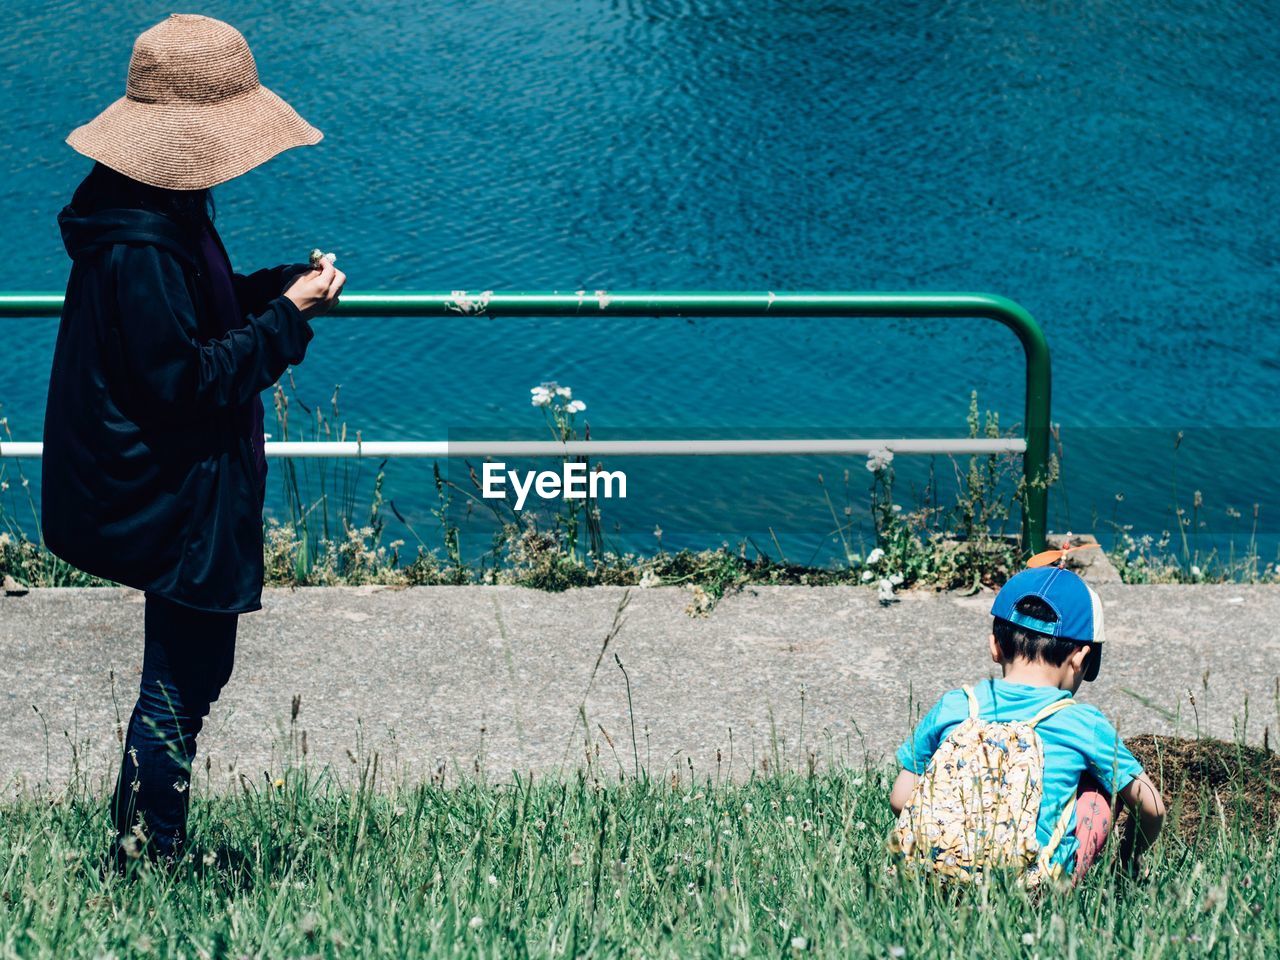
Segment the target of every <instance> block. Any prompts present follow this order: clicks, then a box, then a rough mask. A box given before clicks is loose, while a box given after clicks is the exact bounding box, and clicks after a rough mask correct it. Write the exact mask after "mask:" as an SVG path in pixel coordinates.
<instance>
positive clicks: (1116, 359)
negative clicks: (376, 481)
mask: <svg viewBox="0 0 1280 960" xmlns="http://www.w3.org/2000/svg"><path fill="white" fill-rule="evenodd" d="M92 6H93V7H94V8H95V9H93V10H92V12H90V11H89V9H88V8H87V7H86V5H84V4H80V3H76V4H72V3H49V2H39V3H36V2H33V0H16V2H10V3H9V4H8V5H7V6H6V9H7V10H8V11H9V13H8V15H7V17H6V25H5V27H4V30H5V35H4V42H3V44H0V151H2V152H3V156H4V157H5V161H6V162H5V175H4V177H3V178H2V179H0V225H2V226H3V229H2V230H0V262H3V263H4V264H5V267H6V270H5V273H6V278H5V279H4V280H3V281H2V282H0V287H4V288H7V289H10V290H18V289H26V290H33V289H34V290H59V291H60V290H61V289H62V288H63V287H64V285H65V282H66V274H67V270H68V264H69V262H68V260H67V258H66V255H65V253H64V251H63V249H62V245H61V242H60V239H59V236H58V231H57V227H56V223H55V219H54V218H55V216H56V214H57V211H58V210H59V208H60V207H61V206H62V205H63V204H64V203H65V202H66V201H67V199H68V198H69V196H70V193H71V191H72V189H73V188H74V186H75V185H76V183H77V182H78V181H79V180H80V178H81V177H82V176H83V175H84V174H85V173H86V172H87V170H88V168H89V165H90V164H89V161H87V160H85V159H84V158H82V157H80V156H79V155H78V154H76V153H75V152H73V151H72V150H71V149H70V148H69V147H67V146H66V145H65V144H64V143H63V137H65V135H66V134H67V133H68V132H69V131H70V130H71V129H72V127H74V126H76V125H77V124H79V123H82V122H85V121H86V120H88V119H89V118H91V117H92V116H93V115H94V114H95V113H97V112H98V111H99V110H100V109H101V108H102V107H104V106H106V104H107V103H109V102H110V101H111V100H112V99H114V98H115V97H117V96H119V95H120V94H122V93H123V88H124V78H125V70H126V67H127V63H128V58H129V52H130V48H131V45H132V41H133V38H134V37H135V36H136V35H137V34H138V33H139V32H140V31H141V30H142V29H145V28H146V27H147V26H150V25H151V24H152V23H155V22H157V21H158V20H160V19H163V17H164V16H165V15H167V13H168V12H169V10H170V6H169V5H167V4H160V3H151V2H140V3H130V4H106V3H103V4H94V5H92ZM200 9H201V12H204V13H207V14H209V15H212V16H217V17H220V18H223V19H226V20H228V21H230V22H232V23H234V24H235V25H236V26H237V27H239V28H240V29H241V30H242V31H243V32H244V33H245V35H246V37H247V38H248V40H249V42H250V44H251V46H252V48H253V50H254V53H255V55H256V57H257V60H258V64H259V70H260V73H261V76H262V79H263V82H264V83H266V84H267V85H268V86H269V87H271V88H273V89H274V90H276V91H277V92H278V93H280V94H281V95H282V96H284V97H285V99H287V100H288V101H289V102H290V103H292V104H293V105H294V106H295V107H296V108H297V109H298V110H299V112H300V113H301V114H302V115H303V116H304V117H306V118H307V119H308V120H309V121H311V122H312V123H314V124H315V125H316V126H318V127H319V128H320V129H321V130H323V131H324V133H325V139H324V141H323V142H322V143H321V144H320V145H318V146H316V147H313V148H305V149H301V150H295V151H292V152H291V153H288V154H285V155H283V156H281V157H279V158H277V159H275V160H273V161H271V162H269V163H268V164H266V165H265V166H263V167H260V168H259V169H257V170H255V171H252V172H251V173H249V174H248V175H246V176H244V177H242V178H240V179H238V180H236V181H233V182H231V183H229V184H226V185H224V186H222V187H219V188H217V189H216V191H215V196H216V199H217V203H218V223H219V227H220V229H221V231H222V234H223V237H224V239H225V240H226V243H227V246H228V248H229V250H230V252H231V255H232V258H233V260H234V262H235V263H236V266H237V268H238V269H241V270H248V269H252V268H255V267H258V266H263V265H267V264H272V263H278V262H282V261H285V260H295V259H298V258H300V257H301V256H303V255H305V253H306V251H308V250H309V249H310V248H311V247H313V246H316V245H319V246H323V247H324V248H325V249H330V250H334V251H336V252H337V253H338V256H339V263H340V265H341V266H342V267H343V268H344V269H345V270H346V271H347V273H348V275H349V278H350V279H349V282H348V289H349V290H351V291H357V290H359V291H373V290H421V291H448V290H454V289H467V290H475V291H479V290H485V289H494V290H499V291H511V292H514V291H522V290H524V291H536V290H561V291H572V290H577V289H587V290H597V289H607V290H613V291H618V290H644V289H654V290H657V289H663V290H734V289H737V290H750V291H765V290H773V291H778V292H781V291H796V290H983V291H992V292H997V293H1001V294H1004V295H1006V296H1009V297H1012V298H1014V299H1016V300H1018V301H1020V302H1021V303H1022V304H1024V305H1025V306H1026V307H1027V308H1028V309H1030V310H1031V312H1032V313H1033V314H1034V315H1035V316H1036V317H1037V318H1038V319H1039V320H1040V322H1041V323H1042V324H1043V326H1044V327H1045V329H1046V331H1047V333H1048V337H1049V341H1050V345H1051V348H1052V351H1053V362H1054V373H1055V382H1054V419H1055V420H1056V421H1058V422H1060V423H1061V424H1062V425H1063V428H1062V437H1063V442H1064V450H1065V456H1064V468H1065V475H1066V478H1067V482H1066V485H1065V489H1064V491H1059V492H1058V493H1057V494H1055V497H1054V514H1055V515H1054V518H1053V524H1052V525H1053V526H1055V527H1057V528H1059V529H1061V528H1063V527H1066V526H1071V527H1073V528H1074V529H1077V530H1087V529H1090V528H1094V529H1097V530H1098V532H1099V533H1101V534H1104V535H1105V534H1107V532H1108V530H1109V522H1110V521H1111V520H1112V519H1113V518H1116V519H1119V520H1120V521H1121V522H1128V523H1132V524H1134V525H1135V526H1136V527H1137V528H1138V529H1139V530H1149V531H1151V532H1154V533H1159V531H1160V530H1161V529H1164V528H1168V527H1170V526H1171V524H1172V523H1173V520H1172V517H1173V512H1172V511H1173V507H1174V483H1173V481H1174V480H1175V479H1176V482H1177V488H1178V497H1179V501H1180V502H1183V503H1184V504H1185V505H1187V506H1189V505H1190V499H1191V496H1192V493H1191V491H1193V490H1195V489H1201V490H1202V491H1203V500H1204V507H1203V509H1202V510H1201V514H1200V515H1201V517H1203V518H1205V522H1206V523H1207V527H1206V528H1205V529H1206V530H1209V531H1212V532H1218V533H1221V532H1222V531H1225V530H1226V529H1227V527H1228V526H1229V524H1230V523H1232V522H1233V521H1231V520H1229V519H1228V518H1227V515H1226V511H1227V509H1228V507H1233V508H1235V509H1236V510H1238V511H1241V512H1243V513H1244V514H1245V519H1244V521H1234V522H1237V523H1240V522H1243V523H1246V524H1247V522H1248V517H1249V514H1250V512H1251V510H1252V504H1253V503H1255V502H1256V503H1259V504H1260V511H1261V526H1262V528H1263V529H1264V531H1268V532H1271V533H1274V532H1275V531H1276V530H1280V524H1277V520H1278V519H1280V485H1277V483H1276V482H1275V480H1274V477H1273V473H1274V471H1275V468H1276V466H1277V464H1278V463H1280V455H1278V454H1277V452H1276V450H1277V440H1280V430H1277V427H1278V426H1280V415H1278V414H1277V389H1276V385H1277V378H1278V377H1280V323H1278V322H1277V299H1278V298H1277V294H1278V293H1280V241H1278V240H1277V231H1276V229H1275V228H1276V222H1277V213H1278V212H1280V209H1278V207H1277V199H1278V197H1277V193H1278V188H1280V179H1278V178H1277V177H1276V175H1275V169H1274V158H1275V157H1276V156H1277V155H1278V154H1280V107H1278V101H1277V91H1280V66H1278V60H1277V57H1276V56H1275V52H1276V49H1277V45H1278V43H1280V21H1277V18H1276V17H1275V16H1274V15H1273V11H1270V10H1269V9H1268V7H1267V5H1265V4H1262V3H1257V2H1253V3H1239V4H1221V3H1215V2H1207V0H1205V2H1190V0H1176V2H1172V3H1168V2H1160V3H1153V2H1148V0H1136V2H1130V3H1125V4H1115V3H1090V2H1082V3H1073V4H1064V5H1049V6H1046V5H1043V4H1021V3H1010V2H996V3H978V2H957V3H947V4H945V5H944V4H929V3H924V4H920V3H902V4H882V3H849V2H823V3H817V2H790V3H780V2H769V0H750V2H746V0H740V2H729V0H725V2H719V3H697V2H688V0H686V2H675V0H664V2H639V0H633V2H612V3H610V2H596V0H581V2H546V0H540V2H515V0H506V2H475V3H467V4H445V3H422V2H417V0H415V2H403V3H390V2H382V3H380V2H370V3H333V2H327V0H311V2H308V3H305V4H296V5H293V4H290V5H285V4H277V3H265V2H239V3H234V4H232V3H224V2H218V0H209V2H205V3H203V4H201V6H200ZM0 324H3V330H2V331H0V363H2V365H0V402H2V403H3V404H4V412H5V414H7V416H8V417H9V422H10V426H11V429H12V431H13V434H14V436H15V438H18V439H37V438H38V436H39V431H40V423H41V417H42V412H43V403H44V393H45V389H46V384H47V367H48V362H49V357H50V353H51V349H52V344H53V339H54V334H55V329H56V322H55V321H52V320H20V321H0ZM316 326H317V330H318V333H317V336H316V339H315V341H314V342H313V345H312V347H311V351H310V353H309V355H308V358H307V360H306V362H305V363H304V364H303V365H301V366H300V367H299V368H298V370H297V371H296V380H297V384H298V389H299V396H300V397H301V398H302V399H304V400H306V401H307V402H308V403H310V402H313V401H317V402H321V403H323V402H325V401H327V398H328V396H329V393H330V392H331V390H332V387H333V385H334V384H336V383H341V384H342V416H343V418H344V419H346V420H347V421H348V422H349V423H350V424H351V426H352V428H355V427H359V428H360V429H361V430H362V433H363V436H364V437H365V438H366V439H440V438H445V437H447V436H449V435H455V436H457V435H461V434H463V433H465V434H468V435H471V436H475V435H477V434H484V433H491V434H495V435H496V434H502V435H505V436H515V435H527V436H529V437H531V438H538V437H541V436H542V435H543V434H542V431H543V429H544V428H543V427H542V425H541V423H540V419H539V417H538V415H537V413H538V412H537V411H536V410H534V409H533V408H532V407H530V405H529V388H530V387H531V386H533V385H535V384H537V383H539V382H540V381H543V380H557V381H559V382H561V383H564V384H569V385H571V386H572V387H573V389H574V391H575V395H576V396H578V397H580V398H582V399H583V400H584V401H585V402H586V403H587V405H588V410H587V413H586V417H587V419H588V420H589V421H590V425H591V430H592V435H593V437H596V438H600V439H605V438H611V437H641V436H645V437H673V436H726V437H727V436H805V435H810V434H819V433H820V434H822V435H841V434H860V435H875V434H877V433H879V432H881V431H893V432H938V431H940V430H950V429H955V430H957V431H962V430H963V427H964V415H965V411H966V407H967V403H968V397H969V393H970V391H971V390H977V391H978V392H979V395H980V398H981V401H982V403H983V405H984V406H989V407H993V408H995V409H997V410H999V411H1000V413H1001V422H1002V423H1003V424H1005V425H1007V426H1012V425H1013V424H1015V423H1016V422H1017V421H1018V420H1019V419H1020V417H1021V411H1022V384H1023V381H1022V366H1021V355H1020V349H1019V347H1018V345H1017V341H1016V340H1015V339H1014V337H1013V336H1012V335H1011V334H1009V333H1008V331H1006V330H1004V329H1003V328H1000V327H998V326H996V325H994V324H991V323H990V322H983V321H959V320H957V321H931V322H929V323H928V324H924V325H916V324H912V323H909V322H902V321H893V322H887V321H886V322H878V321H875V322H868V321H830V320H794V321H777V320H775V321H770V322H768V323H765V322H760V321H747V320H732V319H717V320H696V321H689V322H685V321H678V320H656V319H655V320H601V319H592V318H581V319H577V318H575V319H564V320H533V319H529V320H523V319H512V320H486V319H472V318H456V319H443V320H436V319H431V320H422V319H419V320H410V319H376V320H355V319H342V318H332V319H326V320H321V321H318V322H317V325H316ZM295 410H296V408H295ZM1178 430H1184V431H1185V439H1184V441H1183V444H1182V447H1181V449H1180V450H1179V451H1178V453H1177V456H1178V458H1179V460H1178V463H1177V470H1178V474H1177V476H1176V478H1175V477H1174V476H1173V474H1172V458H1173V446H1174V440H1173V438H1174V435H1175V433H1176V432H1177V431H1178ZM900 459H901V458H900ZM617 465H623V466H626V467H627V469H628V472H629V474H630V476H631V478H632V479H631V488H630V490H629V494H630V496H629V498H628V500H627V501H625V502H622V503H618V502H614V503H612V504H610V505H608V506H607V507H606V520H607V524H608V526H609V527H610V529H612V530H615V531H616V533H615V537H616V542H617V544H618V545H620V546H625V547H637V546H638V547H646V546H649V545H651V544H652V530H653V528H654V526H655V525H658V526H661V527H662V528H663V530H664V532H665V541H666V543H668V544H669V545H670V544H680V543H690V544H698V545H705V544H708V543H716V542H719V541H720V540H721V539H726V540H730V541H736V540H738V539H740V538H742V537H745V536H751V537H755V538H760V539H761V541H762V542H765V538H766V537H767V531H768V529H769V528H773V530H774V532H775V533H777V534H778V535H779V538H780V540H781V541H782V543H783V547H784V549H785V550H787V551H788V553H789V555H791V557H792V559H807V558H808V557H809V556H811V555H813V551H817V552H818V553H819V554H820V553H821V552H822V550H823V549H824V547H825V546H829V544H830V540H829V537H828V534H829V530H830V527H831V519H830V513H829V511H828V508H827V506H826V503H825V501H824V499H823V496H822V491H821V488H820V487H819V486H818V484H817V474H818V473H819V472H820V471H821V472H824V473H825V475H826V476H827V478H828V479H830V478H831V477H833V476H838V474H839V473H840V471H841V470H842V469H843V468H844V467H845V466H851V467H852V469H853V472H854V473H853V481H852V482H853V484H854V487H855V494H856V497H857V499H858V500H861V498H862V496H863V488H864V487H865V485H866V483H867V480H868V479H869V474H867V473H866V471H864V470H862V464H861V462H854V463H852V464H845V463H841V462H839V461H835V460H830V459H827V460H816V459H804V458H800V459H790V460H784V459H768V460H723V461H715V462H710V461H671V460H665V461H661V462H649V463H642V462H638V461H631V462H630V463H627V464H614V466H617ZM940 466H943V467H945V465H940ZM27 469H28V473H29V475H32V476H34V475H35V474H34V472H33V470H32V467H31V465H30V464H28V465H27ZM913 469H914V471H915V473H914V474H913V473H912V470H913ZM923 469H924V467H923V465H917V466H916V467H914V468H910V467H908V468H906V473H904V482H905V480H909V479H912V478H914V479H916V480H918V479H919V477H920V475H921V474H920V471H921V470H923ZM946 469H949V468H946ZM10 470H12V467H10ZM366 477H367V472H366ZM387 488H388V490H389V492H390V495H391V496H393V497H394V498H395V500H396V502H397V505H398V507H399V509H400V510H401V511H402V512H404V513H405V514H406V516H408V517H410V518H411V521H412V522H414V523H415V525H425V526H430V523H431V521H430V516H429V513H428V510H429V508H430V506H431V503H432V499H433V492H432V491H431V490H430V485H429V472H428V469H427V467H426V466H425V465H422V464H407V463H393V464H392V465H390V467H389V474H388V479H387ZM366 489H367V488H366ZM1064 493H1065V495H1064ZM1117 494H1122V495H1123V497H1124V500H1123V502H1119V501H1117V499H1116V495H1117ZM480 535H481V534H480V533H479V532H477V533H476V534H475V536H480Z"/></svg>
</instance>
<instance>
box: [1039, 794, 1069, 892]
mask: <svg viewBox="0 0 1280 960" xmlns="http://www.w3.org/2000/svg"><path fill="white" fill-rule="evenodd" d="M1075 812H1076V798H1075V794H1072V796H1071V799H1069V800H1068V801H1067V805H1066V806H1065V807H1063V808H1062V816H1060V817H1058V822H1057V824H1056V825H1055V826H1054V828H1053V833H1052V834H1051V835H1050V837H1049V842H1048V843H1046V844H1045V845H1044V846H1043V847H1042V848H1041V849H1040V856H1039V857H1038V858H1037V860H1036V868H1037V869H1038V870H1039V871H1040V873H1041V874H1043V875H1045V876H1048V875H1049V871H1050V864H1049V861H1050V860H1051V859H1052V858H1053V854H1054V851H1055V850H1057V849H1058V844H1060V843H1062V838H1063V837H1065V836H1066V835H1067V827H1068V826H1070V824H1071V816H1072V814H1074V813H1075Z"/></svg>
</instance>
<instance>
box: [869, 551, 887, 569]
mask: <svg viewBox="0 0 1280 960" xmlns="http://www.w3.org/2000/svg"><path fill="white" fill-rule="evenodd" d="M883 559H884V551H883V550H881V549H880V548H879V547H876V548H875V549H874V550H872V551H871V552H870V553H868V554H867V566H868V567H874V566H875V565H876V564H877V563H879V562H880V561H881V560H883Z"/></svg>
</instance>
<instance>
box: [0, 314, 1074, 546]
mask: <svg viewBox="0 0 1280 960" xmlns="http://www.w3.org/2000/svg"><path fill="white" fill-rule="evenodd" d="M61 309H62V295H61V294H57V293H0V318H4V317H40V316H57V315H58V314H59V313H60V312H61ZM458 315H464V316H476V317H479V316H485V317H583V318H607V317H744V318H758V319H768V318H769V317H845V318H854V317H857V318H882V317H906V318H920V319H925V318H939V317H954V318H983V319H989V320H995V321H998V322H999V323H1002V324H1004V325H1005V326H1006V327H1008V328H1009V329H1010V330H1012V331H1013V332H1014V334H1015V335H1016V336H1017V337H1018V340H1019V341H1020V342H1021V343H1022V348H1023V351H1024V353H1025V355H1026V391H1027V393H1026V416H1025V418H1024V439H1025V444H1020V446H1022V455H1023V475H1024V477H1025V480H1026V483H1025V491H1024V497H1023V505H1022V507H1023V510H1022V535H1023V543H1024V545H1026V546H1027V547H1028V548H1029V549H1030V550H1031V551H1032V552H1036V551H1039V550H1043V549H1044V547H1045V533H1046V519H1047V512H1048V478H1049V391H1050V368H1049V346H1048V344H1047V343H1046V341H1045V337H1044V332H1043V331H1042V330H1041V329H1040V325H1039V324H1038V323H1036V321H1035V319H1034V318H1033V317H1032V316H1031V314H1030V313H1028V312H1027V311H1026V310H1025V309H1023V307H1022V306H1020V305H1019V304H1017V303H1015V302H1014V301H1012V300H1009V299H1007V298H1005V297H1000V296H994V295H991V294H983V293H788V294H776V295H775V294H773V293H625V294H624V293H616V294H611V293H606V292H603V291H599V292H595V293H588V292H586V291H582V292H577V293H509V294H501V293H491V292H488V291H486V292H484V293H479V294H467V293H464V292H460V291H455V292H453V293H449V294H440V293H348V294H344V295H343V297H342V299H341V302H340V303H339V304H338V306H337V308H336V309H335V310H334V311H333V312H332V313H331V314H330V316H340V317H341V316H346V317H388V316H402V317H441V316H458ZM841 443H843V444H844V446H843V447H841V446H840V444H841ZM950 443H951V444H952V447H953V449H954V450H956V451H957V452H975V451H977V450H979V448H980V445H981V443H983V441H979V446H974V445H973V444H974V441H969V442H968V445H966V444H965V442H964V441H959V440H956V441H950ZM986 443H987V444H988V445H990V441H986ZM716 444H722V445H723V446H722V447H720V448H717V447H716ZM869 444H879V445H881V446H884V447H886V448H887V449H891V450H892V449H894V446H895V444H896V445H897V446H898V448H899V450H900V451H901V452H903V453H921V452H939V451H941V450H944V449H946V442H944V441H939V442H937V443H922V441H919V440H916V441H907V440H905V439H904V440H898V441H894V440H887V441H865V442H864V441H857V442H854V441H843V442H842V441H813V442H812V443H809V444H808V445H805V443H804V442H801V441H756V442H754V444H744V443H734V442H731V441H658V442H648V443H646V442H644V441H638V442H635V443H633V444H631V449H628V447H627V442H626V441H619V442H616V443H615V444H614V446H613V448H612V452H613V453H614V454H621V455H626V454H628V453H634V454H644V453H663V454H716V453H720V454H729V455H740V454H746V453H751V454H760V453H811V452H828V453H830V452H840V451H842V450H843V451H852V450H859V451H861V450H862V449H863V447H866V446H868V445H869ZM18 446H19V445H17V444H4V445H0V456H4V455H5V448H6V447H7V448H10V453H9V455H26V456H39V450H38V446H39V445H38V444H23V445H20V446H21V447H22V448H24V449H22V450H13V448H14V447H18ZM274 446H276V447H277V448H283V447H286V446H290V445H289V444H276V445H274ZM296 446H298V447H303V446H306V445H301V444H299V445H296ZM350 446H353V447H355V450H354V455H357V456H358V455H373V452H374V451H373V449H372V448H373V447H374V445H373V444H364V445H363V448H362V447H361V446H359V445H354V444H353V445H350ZM379 446H380V447H381V448H383V449H380V450H379V452H378V455H388V454H389V455H396V453H395V449H394V448H396V446H397V444H395V443H394V442H393V443H385V444H381V445H379ZM400 446H403V447H405V448H406V450H405V451H404V453H403V454H402V455H410V456H414V455H416V456H423V455H442V456H450V455H462V454H461V453H459V452H458V451H460V450H461V449H462V447H461V446H460V445H446V444H439V445H431V444H402V445H400ZM469 446H470V447H477V446H481V447H482V446H484V445H483V444H471V445H469ZM547 446H549V447H554V448H555V449H554V451H541V450H540V449H539V450H536V451H535V450H533V449H532V448H530V449H527V450H526V451H524V452H529V453H533V454H538V453H552V452H553V453H556V454H564V453H566V452H568V453H572V454H579V453H581V454H587V453H591V452H593V450H594V446H593V442H586V443H580V444H578V445H577V446H575V448H574V449H573V450H568V449H567V448H566V447H564V446H557V445H554V444H549V445H547ZM410 447H416V448H418V449H417V452H409V451H408V449H407V448H410ZM437 447H438V448H439V449H436V448H437ZM579 448H581V449H579ZM602 449H603V448H602ZM981 449H983V450H986V449H987V447H981ZM1004 449H1015V448H1014V447H1006V448H1004ZM988 452H990V451H988ZM276 455H301V456H317V455H324V454H323V453H317V452H316V451H310V452H307V451H301V450H299V451H296V452H294V453H292V454H290V453H288V452H286V451H284V450H282V449H281V450H277V452H276ZM467 455H474V453H472V452H470V451H468V453H467Z"/></svg>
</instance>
